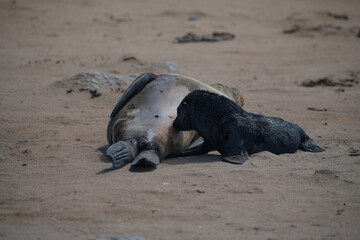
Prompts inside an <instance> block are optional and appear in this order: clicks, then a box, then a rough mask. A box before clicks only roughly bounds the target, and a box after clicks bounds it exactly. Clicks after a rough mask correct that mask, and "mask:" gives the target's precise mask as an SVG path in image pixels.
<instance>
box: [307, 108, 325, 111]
mask: <svg viewBox="0 0 360 240" xmlns="http://www.w3.org/2000/svg"><path fill="white" fill-rule="evenodd" d="M307 110H310V111H317V112H326V111H327V109H326V108H314V107H308V109H307Z"/></svg>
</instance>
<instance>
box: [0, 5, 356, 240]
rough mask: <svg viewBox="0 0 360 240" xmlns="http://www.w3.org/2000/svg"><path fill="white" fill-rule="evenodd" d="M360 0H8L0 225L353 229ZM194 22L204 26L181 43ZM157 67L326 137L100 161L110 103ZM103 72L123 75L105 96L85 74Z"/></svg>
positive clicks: (104, 229) (7, 228)
mask: <svg viewBox="0 0 360 240" xmlns="http://www.w3.org/2000/svg"><path fill="white" fill-rule="evenodd" d="M359 9H360V1H355V0H353V1H351V0H346V1H336V0H319V1H310V0H303V1H295V0H292V1H287V0H273V1H269V0H259V1H251V0H242V1H237V0H224V1H215V0H209V1H205V0H196V1H189V0H185V1H180V2H176V1H163V0H154V1H144V0H140V1H128V0H124V1H115V0H108V1H95V0H88V1H85V0H71V1H70V0H66V1H45V0H31V1H25V0H0V29H1V31H0V84H1V87H0V239H96V238H105V237H120V236H125V235H136V236H139V237H142V238H146V239H151V240H168V239H175V240H177V239H178V240H180V239H181V240H183V239H189V240H190V239H191V240H195V239H199V240H200V239H210V240H211V239H214V240H215V239H358V237H359V236H360V105H359V104H360V85H359V81H360V55H359V53H360V13H359ZM188 33H192V34H194V35H196V36H200V38H197V39H200V40H199V41H196V42H194V41H190V42H186V43H179V42H178V40H177V39H179V38H181V37H183V36H184V35H186V34H188ZM213 33H227V34H231V35H233V36H234V38H230V39H217V40H219V41H209V38H212V34H213ZM201 36H206V37H205V38H203V39H202V40H201ZM227 36H228V35H227ZM206 39H207V40H206ZM146 71H152V72H155V73H162V72H169V71H171V72H175V73H178V74H182V75H185V76H189V77H193V78H196V79H198V80H200V81H202V82H204V83H207V84H213V83H222V84H226V85H229V86H231V87H234V88H237V89H238V90H239V91H240V92H241V94H242V95H243V96H244V98H245V105H244V109H245V110H246V111H249V112H264V113H265V114H266V115H268V116H274V117H280V118H283V119H285V120H287V121H290V122H294V123H296V124H298V125H299V126H301V127H302V128H303V129H304V130H305V131H306V133H307V134H308V135H309V136H310V137H311V138H312V139H313V140H314V141H315V142H316V143H317V144H318V145H319V146H321V147H323V148H325V149H326V151H325V152H322V153H316V154H314V153H309V152H303V151H300V150H299V151H297V152H296V153H294V154H283V155H274V154H271V153H269V152H262V153H258V154H254V155H252V156H250V159H249V160H248V161H246V162H245V163H244V164H243V165H233V164H229V163H226V162H223V161H221V158H220V156H219V155H218V153H217V152H212V153H211V154H208V155H201V156H190V157H179V158H168V159H165V160H163V161H162V163H160V164H159V165H158V167H157V168H156V169H155V170H154V171H145V172H133V171H130V166H125V167H123V168H121V169H119V170H116V171H111V172H108V173H106V174H97V173H98V172H100V171H101V170H103V169H106V168H109V167H111V166H112V163H111V162H109V160H108V159H107V158H106V157H105V156H104V154H103V153H102V151H101V149H103V148H104V147H106V146H107V144H108V143H107V139H106V127H107V123H108V121H109V115H110V113H111V111H112V110H113V108H114V106H115V104H116V102H117V101H118V99H119V98H120V97H121V95H122V93H123V92H124V90H125V89H126V87H127V86H128V84H130V82H131V79H133V78H134V77H135V76H137V75H139V74H141V73H143V72H146ZM81 73H92V74H93V75H91V74H90V75H87V74H82V75H77V74H81ZM100 73H106V74H112V76H118V78H120V79H122V80H121V81H122V82H121V84H120V85H117V86H109V85H106V84H103V85H101V84H100V85H99V86H96V87H97V92H96V93H97V94H98V95H97V94H95V96H94V95H92V94H91V93H90V91H89V89H88V88H87V85H84V84H86V83H88V82H86V81H87V80H89V79H91V76H94V74H95V76H97V75H96V74H100ZM74 76H77V77H78V78H76V77H75V78H74ZM79 76H80V77H79ZM79 78H80V79H82V80H81V81H80V85H79V81H76V79H79ZM90 87H91V86H90ZM93 94H94V93H93ZM96 95H97V96H96Z"/></svg>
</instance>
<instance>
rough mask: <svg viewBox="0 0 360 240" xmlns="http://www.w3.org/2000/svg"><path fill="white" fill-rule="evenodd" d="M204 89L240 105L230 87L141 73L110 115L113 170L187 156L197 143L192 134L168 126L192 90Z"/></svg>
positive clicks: (109, 127) (109, 139)
mask: <svg viewBox="0 0 360 240" xmlns="http://www.w3.org/2000/svg"><path fill="white" fill-rule="evenodd" d="M198 89H202V90H207V91H210V92H214V93H217V94H219V95H223V96H225V97H227V98H229V99H231V100H233V101H236V102H237V103H238V104H240V105H243V98H242V96H241V95H240V93H239V92H238V90H236V89H234V88H229V87H227V86H224V85H221V84H215V85H213V86H209V85H206V84H204V83H202V82H200V81H198V80H196V79H193V78H189V77H185V76H181V75H177V74H161V75H155V74H153V73H144V74H142V75H141V76H139V77H138V78H136V79H135V80H134V82H133V83H132V84H131V85H130V86H129V88H128V89H127V90H126V91H125V92H124V94H123V95H122V97H121V98H120V100H119V101H118V103H117V104H116V106H115V108H114V110H113V111H112V113H111V115H110V121H109V124H108V128H107V138H108V142H109V145H110V147H109V148H108V149H107V150H106V155H108V156H110V157H111V159H112V161H113V167H114V168H121V167H123V166H124V165H126V164H127V163H130V162H132V165H138V164H141V165H148V166H153V167H154V166H156V165H157V164H159V163H160V161H161V160H162V159H163V158H165V157H168V156H177V155H179V154H180V153H183V152H184V153H186V154H191V153H192V152H193V151H196V149H198V148H199V147H200V146H201V144H202V142H203V141H202V139H201V138H199V136H198V134H197V133H196V132H195V131H186V132H183V131H178V130H175V129H174V128H173V126H172V123H173V120H174V119H175V117H176V109H177V106H178V105H179V104H180V102H181V100H182V99H183V98H184V97H185V96H186V95H187V94H189V93H190V92H192V91H194V90H198Z"/></svg>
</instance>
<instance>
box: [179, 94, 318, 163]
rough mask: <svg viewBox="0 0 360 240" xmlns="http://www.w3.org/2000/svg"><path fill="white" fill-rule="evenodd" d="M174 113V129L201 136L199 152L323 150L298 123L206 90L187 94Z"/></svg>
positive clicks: (230, 153) (237, 153)
mask: <svg viewBox="0 0 360 240" xmlns="http://www.w3.org/2000/svg"><path fill="white" fill-rule="evenodd" d="M177 114H178V115H177V118H176V119H175V121H174V123H173V125H174V127H175V128H176V129H178V130H192V129H195V130H196V131H197V132H198V133H199V135H200V136H202V137H203V139H204V141H205V144H204V146H205V147H203V149H202V150H201V153H206V152H208V151H211V150H217V151H219V152H220V153H221V155H222V156H235V155H242V156H243V155H244V154H246V152H247V153H248V154H253V153H256V152H261V151H269V152H272V153H274V154H282V153H294V152H296V151H297V149H302V150H305V151H310V152H322V151H324V149H322V148H320V147H318V146H317V145H316V144H315V143H314V142H313V141H312V140H311V139H310V138H309V137H308V136H307V135H306V134H305V132H304V130H303V129H302V128H300V127H299V126H298V125H296V124H294V123H290V122H286V121H284V120H282V119H280V118H276V117H266V116H262V115H257V114H252V113H248V112H246V111H245V110H243V109H242V108H241V107H240V106H238V105H237V104H236V103H235V102H233V101H231V100H229V99H228V98H226V97H223V96H219V95H217V94H214V93H210V92H207V91H202V90H198V91H194V92H192V93H190V94H188V95H187V96H186V97H185V98H184V99H183V101H182V102H181V103H180V105H179V107H178V109H177ZM199 153H200V152H199ZM245 158H246V157H245Z"/></svg>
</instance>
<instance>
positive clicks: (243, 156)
mask: <svg viewBox="0 0 360 240" xmlns="http://www.w3.org/2000/svg"><path fill="white" fill-rule="evenodd" d="M221 158H222V160H223V161H225V162H229V163H234V164H243V163H244V162H245V161H246V160H248V159H249V154H248V153H247V152H246V151H244V152H241V153H240V154H239V155H232V156H226V157H225V156H223V155H222V156H221Z"/></svg>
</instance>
